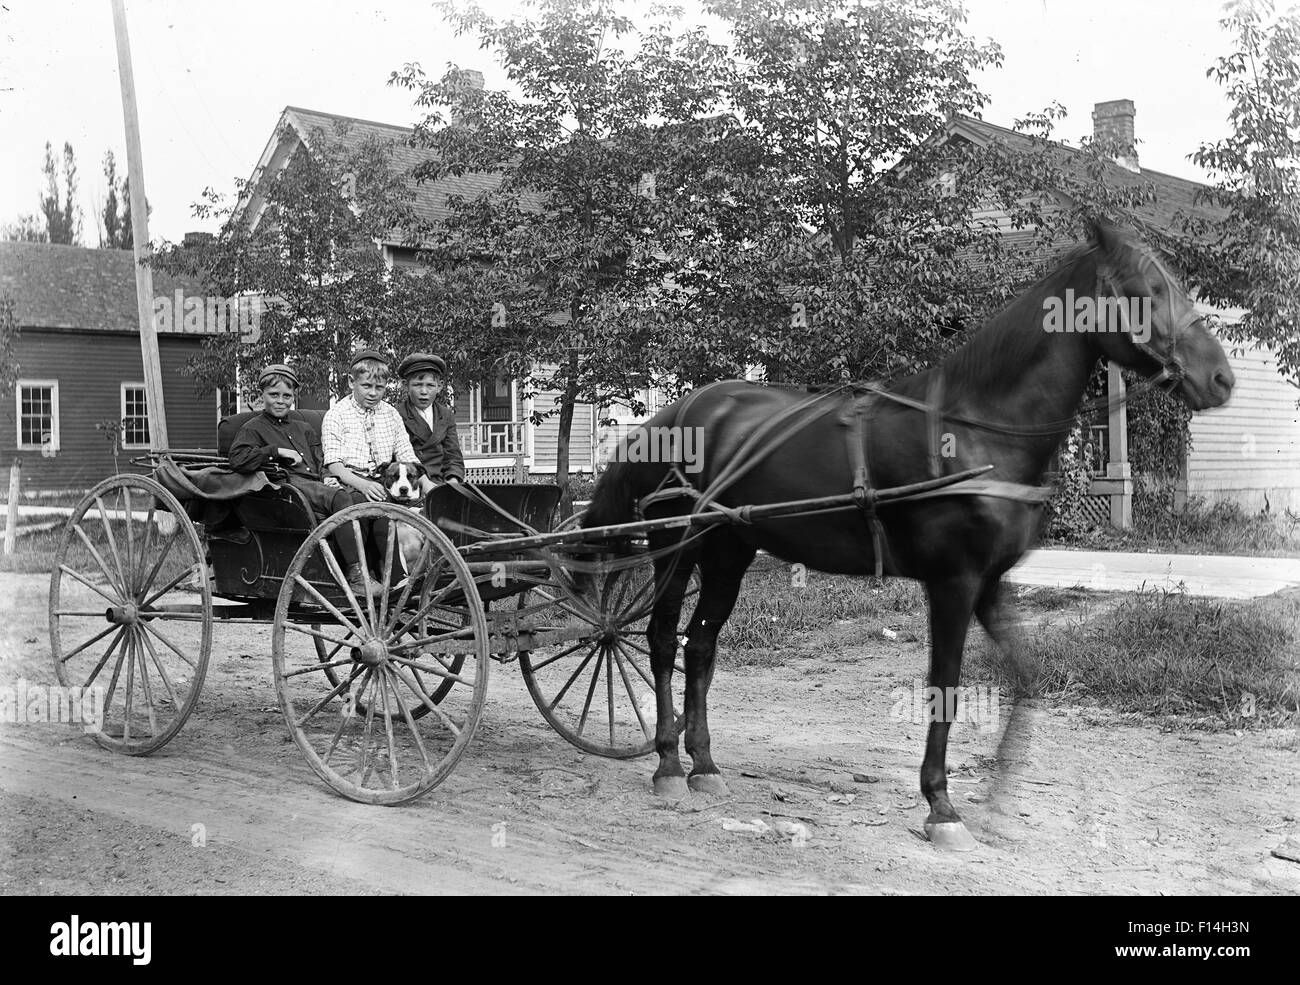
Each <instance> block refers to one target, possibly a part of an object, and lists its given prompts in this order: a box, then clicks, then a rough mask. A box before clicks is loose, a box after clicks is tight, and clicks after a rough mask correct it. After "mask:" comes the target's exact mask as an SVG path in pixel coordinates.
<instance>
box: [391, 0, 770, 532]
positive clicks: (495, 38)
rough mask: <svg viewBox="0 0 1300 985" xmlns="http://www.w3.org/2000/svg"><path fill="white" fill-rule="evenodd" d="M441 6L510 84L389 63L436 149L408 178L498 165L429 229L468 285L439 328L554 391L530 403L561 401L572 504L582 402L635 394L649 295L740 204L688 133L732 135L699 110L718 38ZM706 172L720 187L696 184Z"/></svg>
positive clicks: (561, 452)
mask: <svg viewBox="0 0 1300 985" xmlns="http://www.w3.org/2000/svg"><path fill="white" fill-rule="evenodd" d="M440 9H441V11H442V13H443V16H444V17H445V18H446V19H447V20H448V21H449V22H450V23H451V24H452V26H453V28H454V30H455V32H456V33H457V34H458V35H460V34H473V35H477V37H478V38H479V40H480V43H481V46H482V47H483V48H485V49H488V50H491V51H493V52H494V53H495V54H496V56H497V57H498V59H499V61H500V62H501V64H502V66H503V67H504V69H505V71H506V74H507V76H508V78H509V80H510V82H511V84H512V87H513V88H514V89H515V90H517V91H518V93H519V94H518V95H517V96H516V95H512V94H510V93H508V92H505V91H486V90H484V89H482V88H479V87H478V86H476V85H473V84H471V78H472V76H470V74H469V73H467V72H465V71H463V70H460V69H457V68H453V69H452V70H450V71H448V72H447V73H446V74H445V75H443V76H442V77H441V79H440V80H438V81H436V82H434V81H430V80H429V79H427V78H426V77H425V76H424V73H423V72H422V71H421V70H420V68H419V66H418V65H408V66H406V68H405V69H404V70H403V71H402V72H400V73H394V74H393V78H392V81H393V82H394V83H396V84H399V85H403V86H405V87H408V88H410V89H412V90H413V91H414V92H415V93H416V101H417V104H418V105H420V106H422V107H427V108H428V109H429V112H428V113H427V115H426V116H425V117H424V118H423V119H422V120H421V121H420V122H418V123H417V125H416V127H415V137H416V140H417V141H418V142H419V143H420V144H421V145H423V146H425V147H429V148H433V149H436V150H437V156H436V158H435V159H433V160H431V161H429V162H427V163H425V164H421V165H420V166H419V167H417V168H416V171H415V174H416V176H417V178H418V179H419V180H440V179H447V178H456V177H461V176H464V175H467V174H481V175H492V176H495V177H494V179H493V184H494V187H491V188H489V189H487V190H485V191H484V192H482V193H481V194H479V195H477V196H476V197H474V198H473V199H465V198H458V197H453V198H451V199H450V200H449V202H448V206H449V209H450V214H449V215H448V217H447V218H446V219H445V220H443V221H442V222H440V223H439V225H438V227H437V228H436V229H435V230H434V231H433V232H434V237H433V239H432V241H431V243H430V247H431V248H430V250H429V253H428V258H429V262H430V267H431V282H432V283H434V284H438V285H441V287H440V289H442V290H451V289H453V288H454V290H455V294H456V296H457V297H460V298H462V299H463V304H462V305H460V306H459V307H457V306H454V305H449V306H446V307H444V308H442V309H441V311H442V318H441V321H440V322H439V323H438V328H439V330H440V332H441V334H442V336H443V337H444V338H445V339H447V340H448V342H449V343H450V345H449V348H450V349H451V351H452V355H453V357H454V360H455V362H456V363H457V365H458V366H459V367H461V368H462V369H468V370H471V371H473V372H475V373H476V374H477V375H478V377H479V378H484V377H491V376H495V375H497V374H505V375H509V376H513V377H515V378H516V379H518V380H519V381H521V382H522V384H523V387H524V389H525V392H526V393H529V394H539V393H542V392H545V391H556V392H558V393H559V398H558V400H557V401H556V404H555V406H554V408H547V409H545V410H541V411H539V414H540V415H541V416H546V415H549V414H555V415H556V416H557V417H558V425H559V440H558V446H557V462H556V481H557V483H558V484H559V485H560V486H561V487H562V488H564V489H565V490H566V492H565V500H564V506H565V508H567V505H568V501H567V497H568V492H567V486H568V481H567V480H568V471H569V445H570V434H571V429H572V423H573V417H574V410H575V407H576V405H577V404H578V403H580V402H581V403H589V404H594V405H597V406H601V405H607V404H610V403H615V402H617V403H623V404H627V405H629V406H632V407H633V408H634V409H638V410H640V409H643V408H641V407H640V400H639V398H638V393H639V392H640V391H641V390H642V389H643V388H644V387H646V386H648V385H652V384H653V383H654V382H656V373H655V367H656V365H657V363H656V360H655V358H654V353H655V351H656V343H657V333H658V331H659V329H660V328H661V327H662V326H663V324H664V322H663V321H662V320H659V319H656V318H655V317H654V316H653V314H651V315H649V316H647V314H646V312H653V310H654V308H655V305H656V304H657V303H658V301H659V299H660V298H661V295H662V292H663V291H664V285H665V283H666V282H667V281H668V280H669V279H670V278H671V277H672V276H677V277H678V278H681V277H682V276H683V270H684V269H685V268H684V265H683V262H682V257H681V255H680V254H679V253H678V252H677V251H676V249H675V247H676V245H678V244H680V243H683V242H689V241H692V240H700V241H705V242H712V241H714V240H716V239H718V238H719V237H721V238H727V239H730V240H732V241H735V240H736V239H737V238H738V237H740V236H741V235H743V232H744V225H745V217H744V215H743V210H741V209H739V208H737V207H736V206H735V205H734V203H733V202H729V201H727V198H726V196H725V195H722V194H721V192H722V191H724V190H725V189H723V188H722V187H721V186H722V185H724V184H725V181H726V179H725V176H721V175H718V174H715V173H713V172H711V171H710V170H709V168H708V165H709V163H710V161H709V159H708V158H707V156H705V155H702V154H701V153H700V150H699V148H700V146H701V145H703V144H708V145H710V146H712V145H717V146H723V147H725V146H727V144H728V140H727V137H728V134H729V133H730V132H731V130H732V129H733V128H732V127H730V126H729V124H728V121H726V120H722V119H712V120H710V119H709V118H708V110H709V109H711V108H713V106H714V104H715V103H716V92H715V89H714V88H713V87H712V84H711V83H710V82H709V79H710V77H711V75H712V74H715V73H716V71H721V69H722V67H723V66H722V62H721V60H722V57H723V56H724V55H725V52H724V51H723V50H722V49H721V48H719V47H718V46H716V45H710V44H709V43H708V42H707V40H706V39H705V37H704V34H703V32H702V31H700V30H696V31H691V32H687V33H686V34H685V35H684V36H683V37H681V38H673V37H671V36H670V35H669V33H668V31H667V28H666V25H665V23H664V22H661V26H660V27H659V28H658V29H657V30H655V31H653V32H651V33H650V34H649V35H648V36H645V37H640V38H639V37H638V36H637V34H636V31H635V28H634V25H633V23H632V21H631V20H630V19H629V18H627V17H625V16H623V15H621V14H619V13H618V12H617V11H616V10H613V9H612V8H610V7H609V6H608V5H607V4H605V3H601V2H593V0H554V2H550V3H546V4H544V5H541V6H540V7H539V9H538V13H537V16H536V18H520V19H515V20H511V21H505V22H496V21H493V20H492V19H491V18H489V17H488V16H487V15H486V14H484V13H483V12H482V11H481V10H479V9H477V8H475V7H470V8H467V9H458V8H456V7H455V6H453V5H451V4H447V3H444V4H442V5H440ZM638 42H640V43H639V45H638ZM625 43H628V44H631V45H632V46H633V48H634V50H632V51H631V52H630V53H629V52H628V51H625V50H623V47H622V45H623V44H625ZM652 186H653V190H652ZM710 187H712V188H713V190H714V191H715V192H718V193H719V194H717V195H715V196H713V197H712V199H709V200H706V199H708V198H709V196H708V195H707V194H706V192H707V191H708V190H709V189H710Z"/></svg>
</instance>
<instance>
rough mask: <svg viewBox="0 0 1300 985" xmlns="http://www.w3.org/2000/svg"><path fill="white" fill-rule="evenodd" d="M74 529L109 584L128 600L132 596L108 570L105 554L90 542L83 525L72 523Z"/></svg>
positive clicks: (124, 599) (123, 598)
mask: <svg viewBox="0 0 1300 985" xmlns="http://www.w3.org/2000/svg"><path fill="white" fill-rule="evenodd" d="M72 530H73V532H74V533H76V535H77V536H78V537H80V538H81V543H82V544H83V545H84V546H85V548H86V550H87V551H89V552H90V556H91V557H92V558H94V559H95V563H96V564H98V565H99V570H100V571H102V572H103V573H104V577H105V578H106V579H107V580H108V584H109V586H110V587H112V588H113V589H115V590H116V591H118V592H119V593H120V594H121V597H122V600H123V601H126V599H128V598H129V597H130V596H129V595H128V594H127V591H126V588H125V587H124V586H123V585H121V584H119V583H118V581H117V579H116V578H114V577H113V573H112V572H111V571H109V570H108V562H107V561H105V560H104V556H103V555H102V554H100V553H99V551H98V550H96V549H95V545H94V544H92V543H91V542H90V538H89V537H88V536H87V535H86V531H84V530H82V529H81V525H80V524H76V523H74V524H73V525H72Z"/></svg>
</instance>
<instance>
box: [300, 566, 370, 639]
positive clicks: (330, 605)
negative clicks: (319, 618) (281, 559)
mask: <svg viewBox="0 0 1300 985" xmlns="http://www.w3.org/2000/svg"><path fill="white" fill-rule="evenodd" d="M294 581H296V582H297V583H298V584H299V585H301V586H302V587H303V588H305V589H307V591H309V592H311V594H312V595H314V596H316V601H317V602H319V603H320V604H321V605H322V606H324V607H325V609H326V611H328V612H329V614H330V615H332V616H333V617H334V618H335V619H337V620H338V621H339V622H341V623H342V624H343V625H344V626H345V627H347V631H348V632H349V633H350V634H351V635H353V636H355V637H356V638H357V639H359V640H364V639H365V638H366V637H365V634H363V633H362V632H361V630H359V629H357V627H356V626H354V625H352V623H350V622H348V617H347V616H345V615H344V614H343V613H341V612H339V610H338V609H337V608H335V607H334V603H332V602H331V601H330V600H329V599H327V598H326V597H325V596H324V595H322V594H321V593H320V592H318V591H316V586H315V585H313V584H312V583H311V582H309V581H308V580H307V579H306V578H304V577H303V576H302V575H294Z"/></svg>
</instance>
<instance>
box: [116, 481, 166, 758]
mask: <svg viewBox="0 0 1300 985" xmlns="http://www.w3.org/2000/svg"><path fill="white" fill-rule="evenodd" d="M122 502H123V503H124V504H125V505H126V509H125V510H124V511H123V512H124V515H125V521H126V567H125V568H123V569H122V579H123V581H125V582H126V587H127V591H129V592H130V593H131V597H132V598H134V597H135V544H134V543H133V542H132V541H133V537H132V534H131V487H130V486H123V487H122ZM141 679H142V680H143V678H141ZM154 734H155V735H156V734H157V732H155V733H154Z"/></svg>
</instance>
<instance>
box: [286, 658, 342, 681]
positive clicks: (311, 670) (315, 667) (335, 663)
mask: <svg viewBox="0 0 1300 985" xmlns="http://www.w3.org/2000/svg"><path fill="white" fill-rule="evenodd" d="M351 663H355V661H354V660H353V659H352V658H351V657H340V658H339V659H338V660H330V661H328V662H322V663H318V664H312V665H311V666H310V667H299V668H298V669H297V670H286V671H285V672H284V673H283V674H282V675H280V676H282V677H301V676H302V675H303V674H315V673H317V672H318V671H321V670H324V669H325V668H327V667H346V666H347V665H348V664H351Z"/></svg>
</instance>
